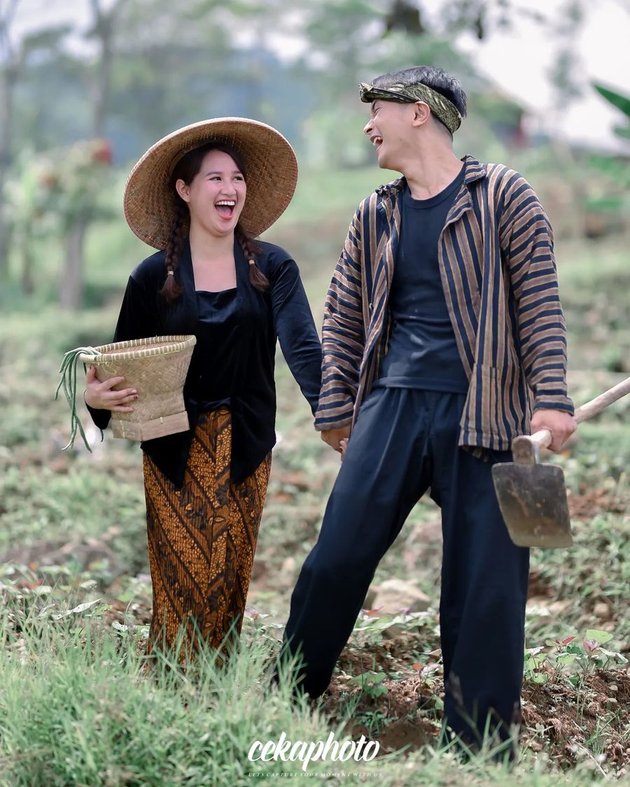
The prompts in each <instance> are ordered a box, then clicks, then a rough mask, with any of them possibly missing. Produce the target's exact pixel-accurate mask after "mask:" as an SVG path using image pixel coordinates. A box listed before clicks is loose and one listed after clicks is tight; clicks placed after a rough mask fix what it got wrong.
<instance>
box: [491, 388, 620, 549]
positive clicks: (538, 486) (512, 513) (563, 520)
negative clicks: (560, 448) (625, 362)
mask: <svg viewBox="0 0 630 787" xmlns="http://www.w3.org/2000/svg"><path fill="white" fill-rule="evenodd" d="M627 393H630V377H627V378H626V379H625V380H623V381H622V382H620V383H618V384H617V385H615V386H614V387H613V388H610V389H609V390H608V391H604V393H603V394H600V395H599V396H597V397H596V398H595V399H592V400H591V401H590V402H586V404H583V405H582V406H581V407H578V408H577V410H576V411H575V420H576V421H577V422H578V423H581V422H582V421H587V420H588V419H589V418H592V417H593V416H594V415H597V414H598V413H601V411H602V410H604V409H605V408H606V407H608V405H610V404H612V403H613V402H616V401H617V399H621V397H622V396H625V395H626V394H627ZM550 443H551V432H549V430H547V429H541V430H540V431H539V432H536V433H535V434H533V435H521V436H519V437H516V438H514V440H513V441H512V454H513V457H514V461H513V462H503V463H499V464H496V465H494V466H493V467H492V480H493V481H494V489H495V492H496V493H497V499H498V501H499V508H500V509H501V513H502V514H503V518H504V519H505V524H506V525H507V529H508V532H509V534H510V538H511V539H512V541H513V542H514V543H515V544H516V546H519V547H570V546H571V545H572V544H573V538H572V536H571V522H570V520H569V505H568V502H567V492H566V488H565V486H564V473H563V472H562V468H561V467H558V466H557V465H551V464H541V463H540V449H541V447H542V448H546V447H547V446H548V445H549V444H550Z"/></svg>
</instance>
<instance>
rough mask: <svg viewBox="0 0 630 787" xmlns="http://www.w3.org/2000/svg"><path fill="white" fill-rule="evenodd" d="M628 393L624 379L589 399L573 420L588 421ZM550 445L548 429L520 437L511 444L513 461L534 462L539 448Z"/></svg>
mask: <svg viewBox="0 0 630 787" xmlns="http://www.w3.org/2000/svg"><path fill="white" fill-rule="evenodd" d="M629 393H630V377H626V379H625V380H622V381H621V382H620V383H617V385H613V387H612V388H609V389H608V390H607V391H604V393H602V394H600V395H599V396H596V397H595V398H594V399H591V400H590V402H585V403H584V404H583V405H581V406H580V407H578V408H577V410H576V411H575V420H576V421H577V422H578V424H581V423H582V421H588V420H589V418H593V416H595V415H597V414H598V413H601V411H602V410H605V409H606V408H607V407H608V406H609V405H611V404H612V403H613V402H616V401H617V399H621V397H622V396H626V394H629ZM550 443H551V432H550V431H549V430H548V429H540V430H539V431H538V432H534V434H533V435H521V436H519V437H516V438H515V439H514V441H513V442H512V451H513V452H514V459H515V460H516V461H517V462H524V463H526V464H531V463H532V462H534V461H536V457H537V456H538V452H539V451H540V449H541V448H547V447H548V446H549V445H550Z"/></svg>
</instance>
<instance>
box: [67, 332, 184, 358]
mask: <svg viewBox="0 0 630 787" xmlns="http://www.w3.org/2000/svg"><path fill="white" fill-rule="evenodd" d="M196 342H197V337H196V336H194V335H193V334H184V335H175V336H148V337H146V338H143V339H128V340H126V341H122V342H111V343H109V344H100V345H98V346H96V347H92V348H90V349H92V350H94V354H93V355H92V354H90V353H89V352H88V351H87V348H85V350H84V351H83V352H81V353H80V355H79V359H80V360H81V361H82V362H83V363H88V364H92V365H93V366H97V365H99V364H104V363H111V362H112V361H129V360H135V359H140V358H153V357H156V356H161V355H172V354H173V353H178V352H182V350H187V349H189V348H192V347H194V346H195V344H196ZM154 345H159V346H154Z"/></svg>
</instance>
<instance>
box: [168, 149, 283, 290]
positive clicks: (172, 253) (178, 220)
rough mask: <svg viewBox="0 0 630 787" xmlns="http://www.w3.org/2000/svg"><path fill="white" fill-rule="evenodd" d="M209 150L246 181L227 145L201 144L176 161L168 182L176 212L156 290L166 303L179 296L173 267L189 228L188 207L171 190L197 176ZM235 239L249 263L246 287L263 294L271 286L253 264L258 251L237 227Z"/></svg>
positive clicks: (255, 262)
mask: <svg viewBox="0 0 630 787" xmlns="http://www.w3.org/2000/svg"><path fill="white" fill-rule="evenodd" d="M211 150H219V151H221V152H222V153H227V154H228V156H230V157H231V158H232V159H233V160H234V162H235V163H236V166H237V167H238V168H239V170H240V171H241V172H242V173H243V176H244V177H245V178H246V173H245V170H244V167H243V164H242V161H241V159H240V157H239V155H238V154H237V153H236V152H235V151H234V149H233V148H231V147H230V146H229V145H224V144H221V143H216V142H209V143H206V144H205V145H201V146H200V147H198V148H195V149H194V150H191V151H189V152H188V153H186V154H185V155H184V156H182V158H181V159H180V160H179V161H178V162H177V164H176V166H175V169H174V170H173V174H172V175H171V179H170V182H171V187H172V189H173V193H174V194H175V195H176V197H175V198H176V200H177V210H176V215H175V221H174V222H173V227H172V229H171V234H170V236H169V240H168V243H167V245H166V249H165V251H166V258H165V267H166V280H165V282H164V285H163V287H162V289H161V290H160V295H162V297H164V298H165V299H166V301H168V302H171V301H173V300H175V299H176V298H178V297H179V296H180V295H181V294H182V289H183V288H182V285H181V284H180V282H179V281H178V279H177V268H178V266H179V258H180V254H181V250H182V248H183V245H184V241H185V239H186V237H187V235H188V232H189V229H190V214H189V212H188V206H187V205H186V203H185V202H184V201H183V200H182V199H181V198H180V197H179V196H178V195H177V193H176V191H175V184H176V183H177V181H178V180H179V179H180V178H181V179H182V180H183V181H184V183H187V184H189V183H191V182H192V180H193V178H194V177H195V175H197V173H198V172H199V170H200V168H201V162H202V161H203V159H204V157H205V155H206V153H209V152H210V151H211ZM235 236H236V240H237V241H238V242H239V244H240V246H241V248H242V250H243V253H244V254H245V258H246V259H247V261H248V263H249V282H250V284H251V285H252V287H255V288H256V289H257V290H259V291H260V292H265V291H266V290H268V289H269V287H270V286H271V285H270V284H269V279H268V278H267V277H266V276H265V274H264V273H263V272H262V271H261V270H260V268H259V267H258V264H257V254H258V252H259V251H260V249H259V248H258V247H257V245H256V243H255V242H254V240H253V238H250V237H249V236H248V235H247V233H246V232H245V231H244V230H243V228H242V227H241V226H240V224H237V225H236V229H235Z"/></svg>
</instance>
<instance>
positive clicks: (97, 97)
mask: <svg viewBox="0 0 630 787" xmlns="http://www.w3.org/2000/svg"><path fill="white" fill-rule="evenodd" d="M127 1H128V0H117V2H115V3H113V4H111V3H110V4H109V8H108V9H105V7H104V3H103V0H90V9H91V12H92V24H91V27H90V28H89V30H88V31H87V33H86V38H87V39H88V40H90V39H92V40H94V41H95V42H96V44H97V48H98V53H97V57H96V63H95V67H94V80H93V89H92V133H93V135H94V136H96V137H102V136H104V135H105V119H106V114H107V110H108V103H109V96H110V92H111V73H112V64H113V60H114V55H115V37H116V33H117V26H118V21H119V19H120V17H121V13H122V11H123V9H124V6H125V4H126V3H127Z"/></svg>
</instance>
